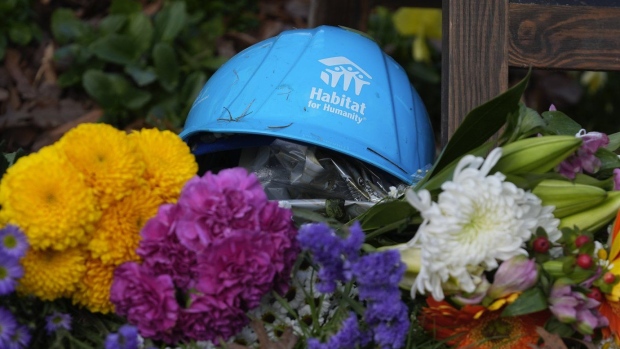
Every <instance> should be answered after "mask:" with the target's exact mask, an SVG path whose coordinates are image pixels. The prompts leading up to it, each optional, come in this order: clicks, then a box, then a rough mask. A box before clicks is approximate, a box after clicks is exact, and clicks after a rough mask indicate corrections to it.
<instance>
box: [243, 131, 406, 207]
mask: <svg viewBox="0 0 620 349" xmlns="http://www.w3.org/2000/svg"><path fill="white" fill-rule="evenodd" d="M239 166H242V167H244V168H246V169H248V171H251V172H254V173H256V175H257V176H258V179H259V180H260V182H261V184H262V185H263V187H264V188H265V191H266V192H267V195H268V196H269V198H270V199H272V200H280V201H281V200H287V201H289V202H290V201H291V200H310V199H322V200H325V199H341V200H345V201H356V202H371V203H376V202H378V201H380V200H381V199H383V198H385V197H386V196H388V195H390V192H392V193H394V191H401V190H403V189H404V188H405V187H406V185H405V184H404V183H402V182H401V181H399V180H398V179H397V178H395V177H394V176H391V175H389V174H387V173H384V172H382V171H379V170H377V169H375V168H373V167H370V166H369V165H366V164H365V163H363V162H362V161H359V160H357V159H354V158H351V157H348V156H345V155H342V154H340V153H337V152H334V151H330V150H328V149H324V148H320V147H316V146H312V145H305V144H299V143H293V142H289V141H285V140H281V139H275V140H274V141H273V142H272V143H271V144H270V145H268V146H262V147H254V148H246V149H243V150H242V152H241V156H240V160H239Z"/></svg>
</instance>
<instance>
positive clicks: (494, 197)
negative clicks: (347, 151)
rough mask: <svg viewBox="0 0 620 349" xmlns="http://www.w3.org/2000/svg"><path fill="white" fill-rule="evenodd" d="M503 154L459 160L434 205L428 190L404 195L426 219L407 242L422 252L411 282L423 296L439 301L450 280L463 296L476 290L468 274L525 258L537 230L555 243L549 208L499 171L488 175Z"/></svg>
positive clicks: (556, 235) (555, 223)
mask: <svg viewBox="0 0 620 349" xmlns="http://www.w3.org/2000/svg"><path fill="white" fill-rule="evenodd" d="M501 155H502V151H501V148H496V149H494V150H493V151H491V153H490V154H489V156H488V157H487V159H486V160H484V159H482V158H480V157H475V156H473V155H467V156H465V157H463V159H461V161H459V163H458V165H457V166H456V169H455V170H454V176H453V179H452V181H447V182H445V183H443V185H442V186H441V189H442V192H441V193H440V194H439V197H438V199H437V202H433V201H431V195H430V193H429V192H428V191H426V190H422V191H420V192H419V193H415V192H414V191H413V190H409V191H408V192H407V194H406V197H407V200H408V201H409V203H410V204H411V205H412V206H413V207H415V208H416V209H417V210H419V211H420V213H421V215H422V218H423V219H424V221H423V222H422V225H421V226H420V228H419V230H418V232H417V234H416V236H415V237H414V238H413V239H412V240H411V241H410V242H409V243H408V244H407V245H408V246H409V247H413V246H415V247H419V248H421V251H422V266H421V268H420V272H419V274H418V276H417V277H416V280H415V282H414V284H413V287H412V290H411V294H412V296H414V295H415V292H416V290H417V291H419V292H420V293H422V294H424V293H425V292H426V291H430V292H431V294H432V296H433V298H435V299H436V300H442V299H443V298H444V293H443V289H442V285H443V284H445V283H448V282H450V284H456V285H457V287H458V289H460V290H462V291H465V292H472V291H474V289H475V287H476V284H475V281H474V279H473V277H472V275H471V272H472V271H475V270H480V268H483V269H485V270H492V269H495V268H497V266H498V261H504V260H507V259H510V258H512V257H514V256H516V255H519V254H527V252H526V251H525V249H524V248H523V246H524V242H525V241H527V240H528V239H529V238H530V237H531V236H532V234H533V233H535V232H536V229H537V228H538V227H542V228H544V229H545V230H546V232H547V233H548V235H549V240H551V241H556V240H557V239H559V238H560V236H561V233H560V232H559V231H558V229H557V227H558V225H559V220H558V219H555V218H554V217H553V214H552V211H553V208H552V207H542V206H541V200H540V199H539V198H538V197H536V196H535V195H534V194H532V193H529V192H525V191H524V190H523V189H520V188H518V187H517V186H516V185H514V184H513V183H511V182H506V181H504V179H505V178H506V177H505V176H504V175H503V174H501V173H499V172H498V173H495V174H492V175H489V172H490V170H491V169H492V168H493V166H495V164H496V163H497V161H498V160H499V158H500V157H501Z"/></svg>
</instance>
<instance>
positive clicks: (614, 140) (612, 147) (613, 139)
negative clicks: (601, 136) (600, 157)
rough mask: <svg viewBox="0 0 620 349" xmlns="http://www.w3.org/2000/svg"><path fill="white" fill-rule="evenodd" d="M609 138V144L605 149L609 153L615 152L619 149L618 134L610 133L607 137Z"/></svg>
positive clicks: (619, 135)
mask: <svg viewBox="0 0 620 349" xmlns="http://www.w3.org/2000/svg"><path fill="white" fill-rule="evenodd" d="M607 136H608V137H609V144H608V145H607V146H606V147H605V149H607V150H609V151H616V150H618V148H620V132H616V133H612V134H610V135H607Z"/></svg>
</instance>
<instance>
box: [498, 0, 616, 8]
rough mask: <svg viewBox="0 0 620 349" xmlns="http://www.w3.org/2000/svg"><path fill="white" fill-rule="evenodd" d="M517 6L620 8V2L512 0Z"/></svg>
mask: <svg viewBox="0 0 620 349" xmlns="http://www.w3.org/2000/svg"><path fill="white" fill-rule="evenodd" d="M510 2H511V3H516V4H539V5H568V6H604V7H620V1H619V0H510Z"/></svg>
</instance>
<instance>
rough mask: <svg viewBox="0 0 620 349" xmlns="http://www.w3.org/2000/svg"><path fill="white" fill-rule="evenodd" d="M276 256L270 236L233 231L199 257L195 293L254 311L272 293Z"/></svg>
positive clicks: (230, 305) (244, 309)
mask: <svg viewBox="0 0 620 349" xmlns="http://www.w3.org/2000/svg"><path fill="white" fill-rule="evenodd" d="M275 252H276V251H275V249H274V246H273V245H272V244H271V241H270V240H269V236H264V235H262V234H260V233H259V232H252V231H236V232H235V234H234V235H229V236H228V237H227V238H226V239H222V240H220V241H217V242H214V243H213V244H211V246H210V247H209V248H208V249H205V250H204V251H203V252H202V253H201V254H200V255H199V257H198V258H199V260H198V265H199V267H198V270H199V271H200V272H199V280H198V285H197V287H196V289H197V290H198V291H199V292H201V293H203V294H204V295H207V296H211V297H214V298H217V299H218V300H219V301H221V302H223V303H225V304H227V305H228V306H229V307H239V306H240V305H241V310H243V311H248V310H251V309H254V308H256V307H257V306H258V305H259V304H260V300H261V298H263V296H264V295H265V294H267V293H268V292H269V291H271V289H272V285H273V279H274V277H275V274H276V270H275V268H274V266H273V265H272V262H271V261H272V258H271V256H272V255H273V254H274V253H275Z"/></svg>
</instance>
